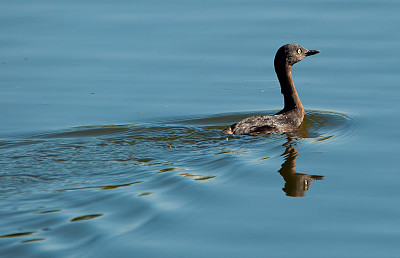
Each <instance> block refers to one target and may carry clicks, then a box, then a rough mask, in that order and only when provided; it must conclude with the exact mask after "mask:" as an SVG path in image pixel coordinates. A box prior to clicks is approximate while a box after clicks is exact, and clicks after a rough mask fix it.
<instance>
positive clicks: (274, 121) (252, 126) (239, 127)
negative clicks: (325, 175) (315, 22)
mask: <svg viewBox="0 0 400 258" xmlns="http://www.w3.org/2000/svg"><path fill="white" fill-rule="evenodd" d="M319 52H320V51H319V50H308V49H306V48H304V47H302V46H299V45H296V44H286V45H283V46H282V47H280V48H279V49H278V51H277V52H276V55H275V59H274V67H275V72H276V75H277V76H278V80H279V83H280V85H281V93H282V94H283V99H284V107H283V109H282V110H281V111H279V112H278V113H276V114H275V115H272V116H252V117H248V118H245V119H243V120H241V121H239V122H237V123H235V124H233V125H230V126H228V127H227V128H225V129H224V131H225V132H226V133H229V134H247V135H259V134H267V133H284V132H293V131H294V130H296V129H297V128H298V127H299V126H300V125H301V123H302V122H303V119H304V114H305V113H304V108H303V105H302V104H301V101H300V99H299V96H298V95H297V91H296V88H295V87H294V84H293V80H292V73H291V69H292V66H293V65H294V64H295V63H297V62H299V61H301V60H303V58H305V57H307V56H311V55H315V54H318V53H319Z"/></svg>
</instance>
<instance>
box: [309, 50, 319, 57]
mask: <svg viewBox="0 0 400 258" xmlns="http://www.w3.org/2000/svg"><path fill="white" fill-rule="evenodd" d="M319 52H320V51H319V50H308V51H307V52H306V56H312V55H315V54H318V53H319Z"/></svg>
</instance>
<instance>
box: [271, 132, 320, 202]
mask: <svg viewBox="0 0 400 258" xmlns="http://www.w3.org/2000/svg"><path fill="white" fill-rule="evenodd" d="M293 145H294V142H293V141H292V139H291V138H290V137H288V141H287V142H286V143H285V144H284V145H283V146H284V147H286V149H285V152H284V153H283V154H282V156H284V157H285V162H283V164H282V167H281V169H279V170H278V172H279V174H281V176H282V177H283V179H284V180H285V187H284V188H282V190H283V191H284V192H285V193H286V195H287V196H291V197H302V196H305V192H306V191H308V189H310V185H311V182H312V181H314V180H322V179H323V176H317V175H308V174H301V173H296V171H295V168H296V158H297V156H298V149H297V150H296V149H295V148H293Z"/></svg>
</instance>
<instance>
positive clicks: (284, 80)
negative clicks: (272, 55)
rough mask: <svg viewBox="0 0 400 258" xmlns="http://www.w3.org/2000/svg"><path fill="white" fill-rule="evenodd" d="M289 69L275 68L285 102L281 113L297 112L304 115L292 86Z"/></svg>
mask: <svg viewBox="0 0 400 258" xmlns="http://www.w3.org/2000/svg"><path fill="white" fill-rule="evenodd" d="M291 68H292V67H291V66H289V65H284V66H280V67H275V71H276V74H277V75H278V80H279V83H280V85H281V92H282V94H283V98H284V102H285V106H284V108H283V110H282V111H283V112H286V111H290V110H298V111H299V112H300V113H303V114H304V108H303V105H302V104H301V101H300V98H299V95H297V91H296V88H295V87H294V84H293V80H292V73H291Z"/></svg>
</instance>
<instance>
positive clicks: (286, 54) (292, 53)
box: [274, 44, 319, 69]
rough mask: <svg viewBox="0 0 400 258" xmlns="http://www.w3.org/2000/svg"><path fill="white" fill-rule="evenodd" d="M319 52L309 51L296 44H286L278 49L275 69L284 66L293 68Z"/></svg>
mask: <svg viewBox="0 0 400 258" xmlns="http://www.w3.org/2000/svg"><path fill="white" fill-rule="evenodd" d="M318 53H319V50H308V49H305V48H304V47H302V46H299V45H296V44H286V45H283V46H282V47H280V48H279V49H278V51H277V52H276V55H275V60H274V65H275V69H276V68H277V67H282V66H286V65H287V66H289V67H291V66H293V65H294V64H295V63H297V62H299V61H301V60H303V58H304V57H306V56H311V55H315V54H318Z"/></svg>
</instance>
